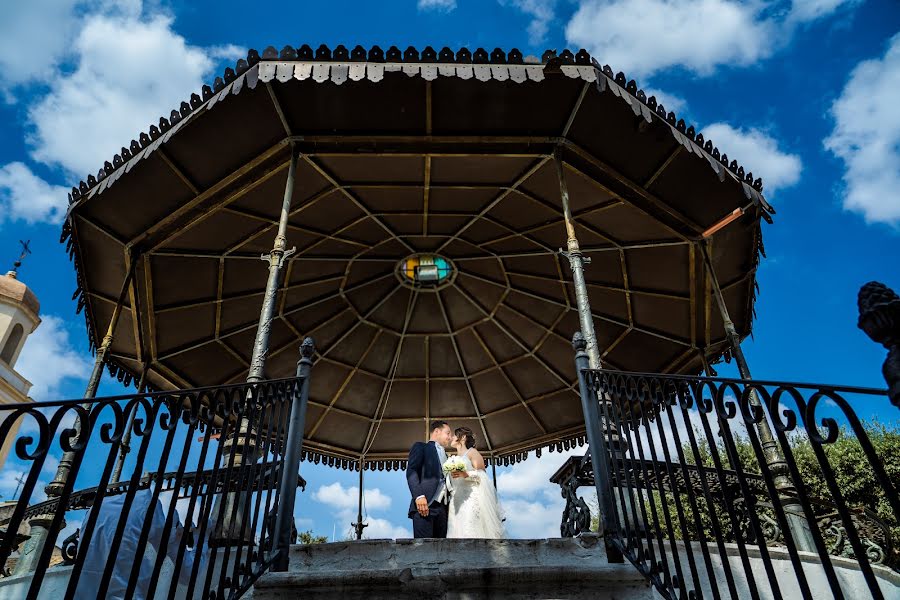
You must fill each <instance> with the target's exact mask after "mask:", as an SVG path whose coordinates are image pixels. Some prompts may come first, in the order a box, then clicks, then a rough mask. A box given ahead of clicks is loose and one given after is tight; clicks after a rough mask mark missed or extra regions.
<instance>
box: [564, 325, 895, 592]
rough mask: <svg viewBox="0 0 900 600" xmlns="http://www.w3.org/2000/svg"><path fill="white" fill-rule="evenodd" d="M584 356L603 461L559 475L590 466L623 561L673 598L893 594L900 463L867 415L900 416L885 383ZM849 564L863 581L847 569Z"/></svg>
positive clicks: (587, 397) (589, 409) (597, 453)
mask: <svg viewBox="0 0 900 600" xmlns="http://www.w3.org/2000/svg"><path fill="white" fill-rule="evenodd" d="M577 345H578V344H577V343H576V347H577ZM578 361H579V368H580V369H581V371H580V383H581V386H582V387H581V389H582V396H583V397H582V401H583V403H584V404H585V412H586V414H587V415H588V417H589V418H590V419H591V420H592V422H589V423H588V438H589V442H590V444H591V451H590V454H591V455H592V456H594V457H599V460H595V461H591V460H590V456H589V457H586V458H585V462H579V463H578V464H575V463H574V462H573V464H572V465H570V468H569V471H571V472H567V473H561V472H560V473H558V475H559V478H560V482H559V483H561V484H562V485H569V487H570V488H571V487H572V486H573V485H575V484H577V481H576V482H575V484H573V483H572V481H573V479H572V478H573V477H574V478H576V479H577V475H576V474H577V473H579V472H582V473H583V472H584V471H585V470H589V471H590V472H591V475H592V477H591V479H592V480H593V483H595V484H596V489H597V493H598V500H599V504H600V513H601V515H600V520H601V528H602V530H603V533H604V537H605V540H606V543H607V548H608V551H609V555H610V558H611V560H616V559H619V560H621V557H622V556H624V557H625V558H627V559H628V560H629V561H630V562H631V563H633V564H634V565H635V566H636V567H637V568H638V569H639V570H640V571H641V572H642V573H643V574H644V575H645V576H646V577H647V578H648V580H649V581H650V582H651V583H652V585H653V586H654V587H655V588H656V590H657V591H658V592H659V593H660V594H661V595H662V596H664V597H666V598H687V597H692V596H694V595H695V596H697V597H703V596H706V597H714V598H721V597H732V598H743V597H753V598H757V597H782V596H788V595H794V594H798V595H799V596H801V597H803V598H813V596H814V595H815V596H816V597H817V598H820V597H822V596H823V593H828V592H826V590H828V591H830V593H832V594H833V595H834V597H837V598H842V597H848V598H850V597H860V596H859V595H858V594H860V593H861V590H865V589H866V588H868V590H867V592H866V593H867V594H871V596H872V597H874V598H882V597H884V594H883V591H882V589H881V588H880V587H879V578H880V577H881V578H882V579H883V577H882V576H883V575H884V573H885V571H886V567H887V568H892V567H893V568H896V567H897V566H898V562H897V553H896V547H897V543H898V541H900V540H898V539H897V538H898V534H900V523H898V515H900V500H898V493H897V489H898V487H900V470H898V469H896V468H894V469H892V470H891V472H890V473H889V472H887V470H886V468H885V464H884V462H885V460H886V459H888V458H893V457H889V456H886V455H885V454H884V452H883V451H878V450H876V445H875V444H874V443H873V439H871V437H870V435H869V432H868V431H867V427H866V426H865V425H867V424H866V423H864V422H863V421H862V420H861V419H860V417H859V416H858V412H862V411H865V413H864V414H865V415H874V414H878V412H879V411H882V414H885V413H886V414H887V416H888V417H890V416H891V415H893V411H894V410H896V409H895V408H894V407H892V406H891V404H890V402H889V399H888V396H887V393H886V392H885V391H882V390H875V389H869V388H854V387H839V386H825V385H807V384H791V383H782V382H770V381H749V380H735V379H724V378H709V377H682V376H667V375H658V374H641V373H626V372H618V371H608V370H590V369H587V364H586V357H585V356H583V352H582V353H580V356H579V359H578ZM878 427H879V426H878V425H877V424H876V425H875V428H876V432H877V431H878ZM592 430H593V431H592ZM880 432H881V433H882V434H885V435H886V434H889V433H890V430H885V429H884V428H883V427H882V428H881V429H880ZM895 433H896V432H895V431H894V434H895ZM592 437H593V439H591V438H592ZM883 446H884V445H882V447H883ZM882 450H883V448H882ZM848 457H852V458H853V460H849V459H848ZM592 462H593V464H592ZM848 464H852V465H854V472H852V473H848V472H845V470H844V469H846V468H847V466H846V465H848ZM563 470H565V469H563ZM561 471H562V470H561ZM848 481H850V482H852V484H850V485H848V483H847V482H848ZM577 512H578V511H577V510H576V509H574V508H573V514H576V513H577ZM565 525H566V523H565V522H564V526H565ZM839 557H843V558H839ZM847 559H851V561H852V562H849V563H848V561H847ZM842 561H843V562H842ZM848 565H849V566H851V567H852V568H853V570H855V571H856V572H857V573H858V574H859V575H861V580H860V581H859V586H860V587H859V588H852V586H851V587H848V585H849V584H848V580H847V579H846V578H845V577H844V575H843V574H842V575H839V574H838V571H839V570H841V569H845V568H846V567H848ZM788 566H789V568H786V567H788ZM876 573H878V575H877V574H876ZM858 579H859V578H858ZM882 584H883V583H882ZM892 585H893V584H892ZM842 586H843V587H842ZM860 588H861V589H860Z"/></svg>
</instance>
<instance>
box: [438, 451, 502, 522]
mask: <svg viewBox="0 0 900 600" xmlns="http://www.w3.org/2000/svg"><path fill="white" fill-rule="evenodd" d="M462 458H463V461H465V463H466V471H467V472H468V475H469V476H468V477H459V478H457V479H451V480H450V481H451V483H450V485H451V486H452V487H451V490H452V491H451V495H450V507H449V508H450V511H449V513H448V520H447V537H448V538H485V539H494V540H499V539H502V538H503V537H504V534H503V517H502V516H501V515H500V503H499V502H498V501H497V491H496V490H495V489H494V484H493V483H491V480H490V479H489V478H488V476H487V473H486V472H485V471H484V470H480V471H476V470H475V468H474V467H473V466H472V461H471V460H469V452H468V451H467V452H466V453H465V454H464V455H463V457H462Z"/></svg>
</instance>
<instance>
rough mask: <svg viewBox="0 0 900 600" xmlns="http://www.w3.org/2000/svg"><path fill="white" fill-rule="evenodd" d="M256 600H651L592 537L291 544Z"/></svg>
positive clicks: (634, 575)
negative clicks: (286, 564) (281, 569)
mask: <svg viewBox="0 0 900 600" xmlns="http://www.w3.org/2000/svg"><path fill="white" fill-rule="evenodd" d="M252 597H253V598H254V600H276V599H278V600H281V599H285V600H286V599H288V598H291V599H294V598H346V599H349V600H354V599H357V598H358V599H360V600H362V599H365V600H380V599H382V598H385V599H386V598H391V599H397V598H415V599H416V600H432V599H451V600H476V599H482V598H523V599H526V598H527V599H541V600H544V599H551V598H553V599H572V600H574V599H582V598H594V599H606V598H609V599H613V598H615V599H620V598H629V599H630V598H641V599H643V598H647V599H649V598H652V597H654V595H653V592H652V591H651V588H650V587H649V585H648V584H647V582H646V581H645V580H644V578H643V577H642V576H641V574H640V573H638V571H637V569H635V568H634V567H633V566H632V565H631V564H630V563H625V564H610V563H608V562H607V560H606V552H605V549H604V547H603V544H602V543H598V539H597V537H596V536H594V535H588V536H584V537H579V538H567V539H548V540H397V541H393V540H362V541H359V542H355V541H354V542H338V543H333V544H317V545H310V546H301V545H297V546H293V547H292V548H291V564H290V569H289V571H288V572H285V573H267V574H265V575H263V576H262V577H261V578H260V579H259V581H257V582H256V585H255V587H254V589H253V590H252Z"/></svg>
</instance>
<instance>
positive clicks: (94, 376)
mask: <svg viewBox="0 0 900 600" xmlns="http://www.w3.org/2000/svg"><path fill="white" fill-rule="evenodd" d="M136 264H137V259H136V258H133V259H132V260H131V264H129V265H128V272H127V273H126V274H125V280H124V281H123V282H122V289H121V291H120V292H119V299H118V301H117V302H116V306H115V308H114V309H113V313H112V316H111V317H110V319H109V327H107V329H106V335H105V336H103V341H102V342H101V343H100V346H99V347H98V348H97V354H96V356H95V357H94V369H93V371H91V377H90V379H89V380H88V384H87V388H86V389H85V390H84V399H85V400H92V399H93V398H95V397H96V396H97V388H98V387H99V386H100V378H101V377H102V376H103V367H104V366H106V355H107V354H108V353H109V348H110V346H112V342H113V334H114V333H115V330H116V325H117V324H118V323H119V315H121V314H122V305H123V304H124V303H125V294H126V293H127V292H128V286H129V284H130V283H131V279H132V277H134V270H135V265H136ZM81 407H82V408H84V409H85V410H86V411H88V412H90V410H91V403H90V402H85V403H83V404H82V405H81ZM73 428H74V429H75V436H76V439H77V438H78V436H80V435H81V420H80V419H76V420H75V424H74V425H73ZM74 457H75V454H74V453H73V452H65V453H63V455H62V458H61V459H60V460H59V466H58V467H57V469H56V476H55V477H54V478H53V481H51V482H50V483H49V484H48V485H47V487H46V488H44V491H45V492H46V494H47V495H48V496H51V497H52V496H59V495H60V494H61V493H62V490H63V488H64V487H65V485H66V481H67V480H68V478H69V471H70V470H71V468H72V460H73V458H74Z"/></svg>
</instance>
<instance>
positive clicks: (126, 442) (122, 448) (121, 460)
mask: <svg viewBox="0 0 900 600" xmlns="http://www.w3.org/2000/svg"><path fill="white" fill-rule="evenodd" d="M148 367H149V363H144V369H143V370H142V371H141V379H140V381H138V386H137V393H138V395H140V394H142V393H143V392H144V387H145V386H146V383H147V371H148V370H149V369H148ZM137 407H138V405H137V403H135V404H134V406H132V407H131V410H130V411H129V412H128V419H126V421H125V431H124V432H123V433H122V441H121V442H120V443H119V456H117V457H116V464H115V466H114V467H113V472H112V475H111V476H110V478H109V482H110V483H119V480H120V479H121V477H122V468H123V467H124V466H125V457H126V456H128V453H129V452H131V445H130V444H131V429H132V427H133V425H134V417H135V416H136V415H137Z"/></svg>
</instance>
